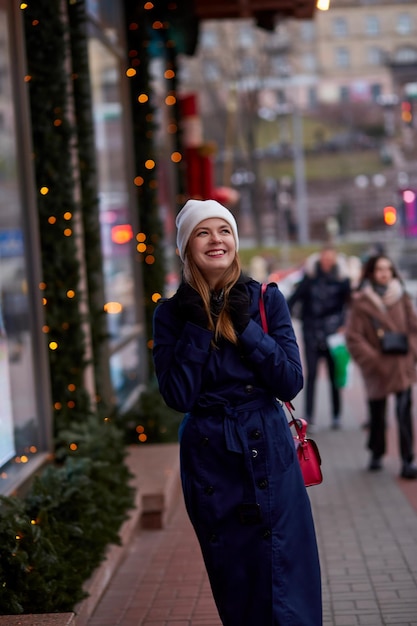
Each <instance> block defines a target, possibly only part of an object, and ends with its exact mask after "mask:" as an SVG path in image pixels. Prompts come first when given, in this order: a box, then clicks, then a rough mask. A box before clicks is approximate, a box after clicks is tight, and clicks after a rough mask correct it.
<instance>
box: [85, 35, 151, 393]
mask: <svg viewBox="0 0 417 626" xmlns="http://www.w3.org/2000/svg"><path fill="white" fill-rule="evenodd" d="M89 56H90V70H91V81H92V94H93V115H94V125H95V137H96V151H97V169H98V185H99V200H100V222H101V235H102V246H103V259H104V277H105V297H106V302H107V305H106V307H105V308H106V311H107V313H108V314H107V323H108V331H109V334H110V338H111V344H112V349H113V350H114V349H115V347H116V346H117V345H121V344H123V345H124V342H125V340H126V339H127V338H128V337H130V336H131V337H133V339H132V345H131V347H130V348H129V367H128V368H127V369H128V370H129V371H127V370H126V367H125V365H123V366H120V365H119V361H120V359H121V355H120V356H118V353H115V354H114V356H113V357H112V359H111V363H110V368H111V376H112V381H113V385H114V389H115V391H117V395H118V399H119V401H121V400H123V399H125V397H126V395H127V394H128V392H129V390H130V388H131V371H132V370H134V369H136V371H137V372H138V370H139V355H138V344H137V340H136V338H135V337H134V335H135V330H137V324H136V309H135V300H134V293H135V289H134V278H133V257H132V246H133V245H134V241H133V237H134V233H133V229H132V226H131V224H130V221H129V220H130V216H129V203H128V193H127V181H126V155H125V146H124V142H123V137H124V132H123V120H122V112H123V109H122V102H121V88H120V72H119V65H118V59H117V57H116V56H115V55H113V54H112V53H111V51H110V50H108V49H107V48H106V47H105V46H104V45H103V44H102V43H101V42H100V41H99V40H98V39H96V38H94V37H92V38H91V39H90V41H89Z"/></svg>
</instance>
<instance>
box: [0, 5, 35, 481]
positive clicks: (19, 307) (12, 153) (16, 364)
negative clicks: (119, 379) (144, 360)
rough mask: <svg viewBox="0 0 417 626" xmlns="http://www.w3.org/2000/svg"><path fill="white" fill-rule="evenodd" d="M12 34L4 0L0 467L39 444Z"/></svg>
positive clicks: (0, 43)
mask: <svg viewBox="0 0 417 626" xmlns="http://www.w3.org/2000/svg"><path fill="white" fill-rule="evenodd" d="M8 37H9V34H8V20H7V15H6V7H5V2H4V0H0V77H1V80H0V467H2V466H4V464H6V463H7V461H10V460H11V459H17V460H18V461H20V460H21V458H20V457H22V458H25V457H26V456H31V455H33V453H34V452H36V450H37V449H38V447H39V423H38V418H37V416H36V399H35V382H34V370H33V345H32V337H31V333H30V303H29V299H28V293H27V271H26V261H25V256H24V246H25V242H24V238H23V234H22V220H23V208H22V205H21V200H20V195H19V185H18V180H17V157H16V132H15V122H16V120H15V116H14V108H13V94H12V82H11V75H10V73H11V67H12V65H11V58H10V54H9V39H8ZM6 476H7V471H6V468H3V471H2V477H3V478H4V477H6ZM1 488H2V485H1V484H0V490H1Z"/></svg>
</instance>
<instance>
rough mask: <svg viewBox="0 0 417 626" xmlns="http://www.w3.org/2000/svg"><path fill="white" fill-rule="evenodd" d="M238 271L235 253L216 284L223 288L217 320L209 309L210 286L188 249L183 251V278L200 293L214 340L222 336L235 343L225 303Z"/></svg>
mask: <svg viewBox="0 0 417 626" xmlns="http://www.w3.org/2000/svg"><path fill="white" fill-rule="evenodd" d="M240 273H241V265H240V259H239V256H238V255H237V253H236V254H235V258H234V259H233V261H232V263H231V265H230V266H229V267H228V268H227V270H226V271H225V273H224V275H223V277H222V280H221V283H219V284H218V285H216V288H217V289H223V290H224V306H223V308H222V310H221V312H220V315H219V317H218V318H217V320H214V319H213V316H212V314H211V311H210V298H211V293H210V287H209V286H208V284H207V281H206V279H205V278H204V276H203V274H202V273H201V271H200V270H199V268H198V267H197V265H196V263H195V261H194V259H193V257H192V256H191V254H190V253H189V250H188V249H187V250H186V252H185V259H184V279H185V280H186V281H187V283H190V285H191V286H192V287H194V289H196V291H198V293H199V294H200V296H201V298H202V300H203V303H204V308H205V311H206V313H207V316H208V319H209V326H208V328H209V330H212V331H214V340H215V341H218V340H219V339H220V337H223V338H224V339H227V340H228V341H230V342H231V343H235V344H236V343H237V337H236V332H235V329H234V326H233V323H232V320H231V318H230V315H229V313H228V311H227V308H228V307H227V303H228V299H229V293H230V290H231V288H232V287H233V285H234V284H235V283H236V281H237V280H238V278H239V276H240Z"/></svg>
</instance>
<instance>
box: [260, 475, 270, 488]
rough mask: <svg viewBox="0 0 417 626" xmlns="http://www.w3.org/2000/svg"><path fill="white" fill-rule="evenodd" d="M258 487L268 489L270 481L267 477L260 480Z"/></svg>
mask: <svg viewBox="0 0 417 626" xmlns="http://www.w3.org/2000/svg"><path fill="white" fill-rule="evenodd" d="M258 487H259V489H266V488H267V487H268V481H267V479H266V478H264V479H263V480H260V481H259V482H258Z"/></svg>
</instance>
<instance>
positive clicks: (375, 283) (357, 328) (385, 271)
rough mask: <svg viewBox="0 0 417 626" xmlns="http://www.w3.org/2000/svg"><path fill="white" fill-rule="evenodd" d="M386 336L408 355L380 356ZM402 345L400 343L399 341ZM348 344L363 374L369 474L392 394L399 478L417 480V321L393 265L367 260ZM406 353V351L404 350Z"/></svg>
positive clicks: (378, 464)
mask: <svg viewBox="0 0 417 626" xmlns="http://www.w3.org/2000/svg"><path fill="white" fill-rule="evenodd" d="M384 331H393V332H396V333H402V334H405V335H406V337H407V340H408V341H407V343H408V352H407V353H406V354H388V353H385V352H383V351H382V347H381V336H382V334H383V333H384ZM400 339H402V338H400ZM346 341H347V345H348V348H349V351H350V353H351V355H352V358H353V359H354V360H355V361H356V362H357V364H358V365H359V367H360V370H361V372H362V376H363V380H364V384H365V391H366V394H367V398H368V412H369V438H368V448H369V450H370V451H371V459H370V462H369V469H370V470H380V469H381V468H382V461H381V460H382V457H383V456H384V454H385V451H386V441H385V437H386V407H387V398H388V396H389V395H390V394H395V401H396V405H395V406H396V417H397V424H398V440H399V448H400V456H401V461H402V468H401V476H402V478H411V479H413V478H417V466H416V465H415V464H414V463H413V460H414V437H413V418H412V385H413V383H414V382H415V380H416V368H415V366H416V360H417V315H416V313H415V311H414V308H413V305H412V302H411V299H410V297H409V295H408V294H407V293H406V291H405V288H404V284H403V282H402V280H401V278H400V276H399V274H398V271H397V269H396V268H395V266H394V264H393V262H392V260H391V259H390V258H388V256H385V255H381V254H378V255H374V256H372V257H370V258H369V259H368V260H367V261H366V263H365V265H364V269H363V278H362V281H361V283H360V285H359V287H358V290H357V291H356V292H355V293H354V294H353V296H352V302H351V308H350V311H349V314H348V320H347V325H346ZM405 349H406V348H405Z"/></svg>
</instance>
